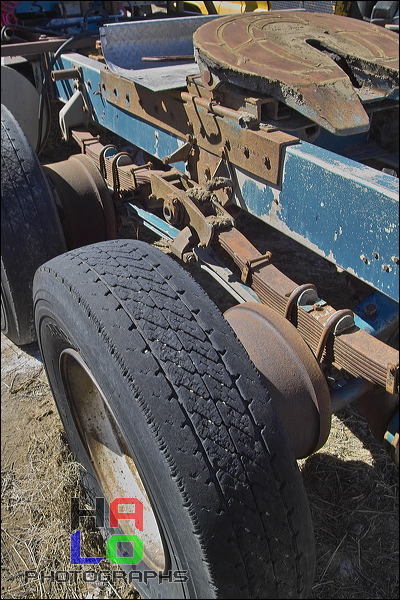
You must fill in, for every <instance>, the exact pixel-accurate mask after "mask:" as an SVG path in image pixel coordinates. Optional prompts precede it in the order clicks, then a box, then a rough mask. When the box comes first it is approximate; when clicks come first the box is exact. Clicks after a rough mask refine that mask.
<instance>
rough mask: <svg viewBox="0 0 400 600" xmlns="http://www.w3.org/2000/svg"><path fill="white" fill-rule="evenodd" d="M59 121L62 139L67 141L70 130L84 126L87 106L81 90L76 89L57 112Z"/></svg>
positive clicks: (87, 111) (86, 123)
mask: <svg viewBox="0 0 400 600" xmlns="http://www.w3.org/2000/svg"><path fill="white" fill-rule="evenodd" d="M59 123H60V127H61V132H62V136H63V139H64V140H65V141H69V138H70V130H71V129H73V128H76V127H85V128H86V129H87V126H88V123H89V108H88V105H87V103H86V100H85V97H84V95H83V93H82V92H81V90H76V92H74V94H73V95H72V96H71V98H70V99H69V100H68V102H67V103H66V104H65V106H63V108H62V109H61V110H60V113H59Z"/></svg>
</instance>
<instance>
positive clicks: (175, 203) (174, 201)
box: [172, 198, 179, 206]
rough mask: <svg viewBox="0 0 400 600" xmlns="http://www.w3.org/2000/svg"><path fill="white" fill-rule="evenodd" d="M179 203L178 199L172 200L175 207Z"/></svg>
mask: <svg viewBox="0 0 400 600" xmlns="http://www.w3.org/2000/svg"><path fill="white" fill-rule="evenodd" d="M178 203H179V200H178V198H172V204H173V205H174V206H176V205H177V204H178Z"/></svg>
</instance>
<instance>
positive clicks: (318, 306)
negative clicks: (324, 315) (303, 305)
mask: <svg viewBox="0 0 400 600" xmlns="http://www.w3.org/2000/svg"><path fill="white" fill-rule="evenodd" d="M313 310H324V307H323V306H321V305H320V304H317V303H315V304H313Z"/></svg>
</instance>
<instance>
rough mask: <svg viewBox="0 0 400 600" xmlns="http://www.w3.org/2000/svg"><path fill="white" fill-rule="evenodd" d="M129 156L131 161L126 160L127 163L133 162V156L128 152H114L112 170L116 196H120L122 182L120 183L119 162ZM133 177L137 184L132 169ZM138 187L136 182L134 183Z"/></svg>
mask: <svg viewBox="0 0 400 600" xmlns="http://www.w3.org/2000/svg"><path fill="white" fill-rule="evenodd" d="M124 157H125V158H127V159H128V160H129V162H125V164H126V165H128V164H131V163H132V158H131V156H130V155H129V154H128V153H127V152H117V154H113V156H112V159H111V172H112V183H113V185H112V186H113V190H114V195H115V197H116V198H119V197H120V183H119V174H118V163H119V161H120V159H121V158H124ZM131 175H132V177H133V182H134V184H135V181H136V179H135V173H134V172H133V171H132V173H131ZM134 187H136V184H135V185H134Z"/></svg>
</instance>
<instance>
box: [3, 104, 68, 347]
mask: <svg viewBox="0 0 400 600" xmlns="http://www.w3.org/2000/svg"><path fill="white" fill-rule="evenodd" d="M65 250H66V245H65V240H64V234H63V231H62V228H61V224H60V220H59V218H58V214H57V209H56V207H55V204H54V201H53V198H52V195H51V192H50V189H49V186H48V184H47V181H46V178H45V176H44V174H43V171H42V169H41V166H40V163H39V161H38V159H37V156H36V154H35V152H34V151H33V150H32V147H31V145H30V144H29V142H28V140H27V138H26V136H25V134H24V132H23V131H22V129H21V127H20V126H19V125H18V123H17V121H16V119H15V117H14V116H13V115H12V114H11V112H10V111H9V110H8V109H7V108H6V107H5V106H3V105H2V106H1V330H2V332H3V333H5V335H7V337H9V338H10V340H12V341H13V342H14V343H15V344H17V345H21V346H22V345H24V344H28V343H30V342H33V341H34V340H35V339H36V333H35V327H34V319H33V304H32V282H33V276H34V274H35V271H36V269H37V268H38V267H39V266H40V265H41V264H43V263H44V262H46V261H47V260H49V259H50V258H53V257H54V256H56V255H57V254H61V253H62V252H65Z"/></svg>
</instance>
